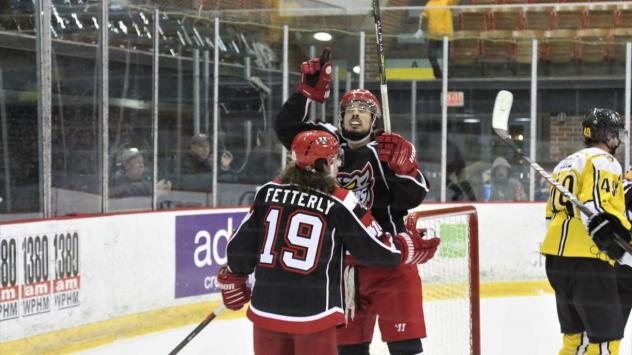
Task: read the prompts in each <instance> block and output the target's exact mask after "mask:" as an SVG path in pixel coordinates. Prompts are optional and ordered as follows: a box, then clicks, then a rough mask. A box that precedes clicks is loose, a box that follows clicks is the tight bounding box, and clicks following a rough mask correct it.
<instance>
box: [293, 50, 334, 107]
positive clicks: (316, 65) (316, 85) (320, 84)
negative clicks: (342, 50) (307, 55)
mask: <svg viewBox="0 0 632 355" xmlns="http://www.w3.org/2000/svg"><path fill="white" fill-rule="evenodd" d="M330 83H331V49H329V47H327V48H325V49H323V53H322V54H321V55H320V57H319V58H312V59H310V60H308V61H307V62H303V63H302V64H301V83H300V84H299V85H298V88H297V90H296V91H298V92H300V93H301V94H303V95H305V97H307V98H308V99H312V100H314V101H317V102H325V100H327V98H328V97H329V84H330Z"/></svg>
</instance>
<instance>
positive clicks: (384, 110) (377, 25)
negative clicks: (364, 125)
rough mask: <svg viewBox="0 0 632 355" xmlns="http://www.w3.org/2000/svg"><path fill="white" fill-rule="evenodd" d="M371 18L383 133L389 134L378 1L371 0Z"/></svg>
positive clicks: (389, 121)
mask: <svg viewBox="0 0 632 355" xmlns="http://www.w3.org/2000/svg"><path fill="white" fill-rule="evenodd" d="M373 18H374V19H375V40H376V42H377V69H378V72H379V73H380V94H381V96H382V119H383V120H384V132H386V133H391V112H390V110H389V107H388V86H386V69H385V68H386V66H385V64H384V62H385V60H384V39H383V38H382V17H381V16H380V0H373Z"/></svg>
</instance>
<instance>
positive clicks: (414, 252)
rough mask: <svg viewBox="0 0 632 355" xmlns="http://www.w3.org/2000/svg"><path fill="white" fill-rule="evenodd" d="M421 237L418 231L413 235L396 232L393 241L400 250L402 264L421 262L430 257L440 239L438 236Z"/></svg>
mask: <svg viewBox="0 0 632 355" xmlns="http://www.w3.org/2000/svg"><path fill="white" fill-rule="evenodd" d="M422 237H423V236H422V235H421V234H420V233H418V232H415V233H413V235H410V234H408V233H398V234H397V235H396V236H395V241H396V242H397V243H398V244H399V246H400V251H401V252H402V261H401V263H402V264H423V263H425V262H427V261H428V260H430V259H432V257H433V256H434V254H435V252H436V251H437V247H439V243H441V240H440V239H439V238H430V239H422Z"/></svg>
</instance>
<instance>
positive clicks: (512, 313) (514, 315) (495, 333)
mask: <svg viewBox="0 0 632 355" xmlns="http://www.w3.org/2000/svg"><path fill="white" fill-rule="evenodd" d="M440 303H441V302H428V303H426V305H425V308H426V312H427V313H428V317H427V322H428V324H427V327H428V338H427V339H425V340H424V350H425V352H424V353H426V354H429V355H437V354H443V353H444V352H442V350H441V347H440V346H439V345H438V344H436V343H433V341H432V338H433V333H434V332H437V331H446V325H444V324H441V323H442V322H441V317H438V316H437V315H435V314H434V312H435V310H440V308H441V307H444V306H445V304H443V305H441V306H439V305H440ZM227 312H228V311H227ZM200 321H201V320H200ZM194 327H195V324H192V325H190V326H186V327H182V328H177V329H173V330H169V331H164V332H159V333H151V334H148V335H145V336H142V337H136V338H129V339H124V340H120V341H116V342H114V343H110V344H108V345H104V346H101V347H98V348H93V349H89V350H87V351H84V352H82V353H81V354H86V355H87V354H90V355H98V354H134V355H136V354H167V353H168V352H169V351H171V349H172V348H173V347H174V346H176V345H177V344H178V342H180V340H182V339H183V338H184V337H186V336H187V334H188V333H189V332H190V331H191V330H193V328H194ZM450 327H452V328H454V325H449V326H448V327H447V330H450ZM631 332H632V329H630V327H629V326H628V328H627V329H626V332H625V334H626V336H627V338H625V339H624V340H623V343H622V344H621V352H620V354H621V355H632V344H631V343H630V339H629V338H630V337H631V336H632V333H631ZM376 340H379V334H378V333H376V335H375V338H374V342H373V344H372V345H371V354H387V353H388V352H387V350H386V345H385V344H382V343H381V342H380V341H376ZM481 343H482V345H481V348H482V349H481V353H482V354H483V355H507V354H512V355H540V354H541V355H550V354H557V352H558V350H559V347H560V346H561V343H562V342H561V335H560V333H559V325H558V322H557V316H556V313H555V298H554V297H553V296H552V295H543V296H536V297H511V298H485V299H482V300H481ZM180 354H182V355H187V354H189V355H195V354H200V355H201V354H205V355H207V354H214V355H224V354H225V355H239V354H244V355H246V354H252V325H251V323H250V322H249V321H248V320H247V319H246V318H239V319H231V320H222V319H221V318H220V319H217V320H215V321H213V322H212V323H210V324H209V325H208V326H207V327H206V328H205V329H204V330H203V331H202V332H201V333H200V334H199V335H198V336H197V337H196V338H194V339H193V340H192V341H191V342H190V343H189V344H188V345H187V346H186V347H185V348H184V349H183V350H182V351H181V352H180ZM459 354H463V355H467V352H465V351H464V350H463V352H461V350H451V355H459Z"/></svg>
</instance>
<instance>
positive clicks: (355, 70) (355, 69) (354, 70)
mask: <svg viewBox="0 0 632 355" xmlns="http://www.w3.org/2000/svg"><path fill="white" fill-rule="evenodd" d="M353 72H354V73H356V74H360V66H359V65H356V66H355V67H353Z"/></svg>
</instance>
